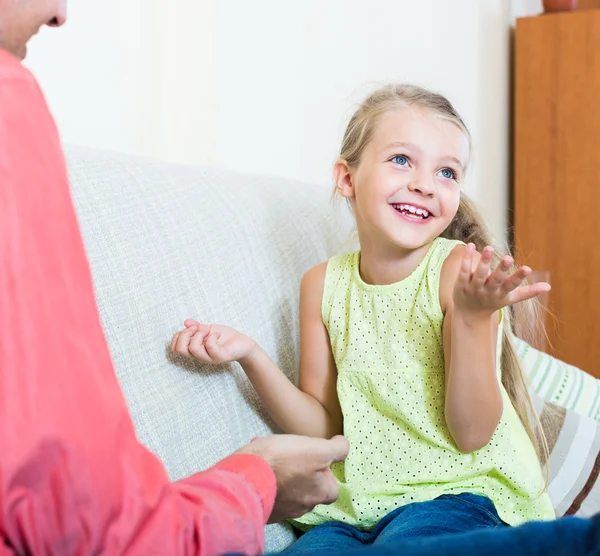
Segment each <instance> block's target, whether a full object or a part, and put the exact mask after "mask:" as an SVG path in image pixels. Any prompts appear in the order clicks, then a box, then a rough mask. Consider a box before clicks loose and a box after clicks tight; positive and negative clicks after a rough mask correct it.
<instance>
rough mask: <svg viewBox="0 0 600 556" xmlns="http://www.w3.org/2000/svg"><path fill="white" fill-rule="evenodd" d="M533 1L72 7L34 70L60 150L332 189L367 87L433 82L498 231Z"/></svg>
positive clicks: (260, 1) (475, 191)
mask: <svg viewBox="0 0 600 556" xmlns="http://www.w3.org/2000/svg"><path fill="white" fill-rule="evenodd" d="M540 4H541V1H540V0H514V1H513V2H509V1H508V0H485V2H482V1H480V0H453V1H451V2H450V1H448V0H369V1H367V0H304V1H303V2H287V1H284V2H282V1H281V0H254V1H253V2H247V1H246V0H169V2H165V1H164V0H145V1H144V0H120V1H119V0H104V1H103V2H102V3H97V2H94V3H92V2H81V1H77V2H75V1H72V2H71V13H70V14H69V15H70V22H69V24H68V26H67V27H65V29H64V30H63V31H53V30H49V31H48V32H46V33H44V36H43V37H42V38H43V39H44V43H43V46H42V41H41V39H37V40H36V41H35V43H34V45H33V47H32V49H31V55H30V60H29V64H30V66H31V67H32V68H33V69H34V71H35V72H36V73H37V74H38V76H39V77H40V80H41V82H42V85H43V87H44V89H45V91H46V93H47V94H48V97H49V101H50V104H51V107H52V108H53V110H54V112H55V115H56V117H57V120H58V122H59V126H60V129H61V132H62V134H63V137H64V140H65V141H66V142H69V143H79V144H85V145H92V146H98V147H103V148H110V149H114V150H121V151H125V152H131V153H139V154H147V155H151V156H155V157H158V158H163V159H167V160H171V161H177V162H191V163H202V164H213V165H218V166H221V167H225V168H230V169H234V170H238V171H242V172H254V173H265V174H273V175H279V176H285V177H291V178H297V179H300V180H305V181H315V182H322V183H323V184H326V185H327V186H329V184H330V182H331V177H330V176H331V165H332V163H333V161H334V159H335V154H336V151H337V149H338V148H339V141H340V137H341V134H342V132H343V128H344V125H345V122H346V120H347V118H348V116H349V114H350V112H351V110H352V108H353V106H354V105H355V103H356V102H357V101H358V100H360V99H361V98H362V97H363V96H364V95H365V94H366V93H367V92H368V91H369V89H370V88H372V87H374V86H376V85H377V84H379V83H383V82H386V81H409V82H415V83H418V84H421V85H425V86H428V87H431V88H433V89H436V90H438V91H440V92H443V93H444V94H446V95H447V96H448V97H449V98H450V99H451V100H452V101H453V102H454V103H455V105H456V106H457V108H458V109H459V111H460V112H461V114H462V115H463V117H464V118H465V120H466V122H467V124H468V125H469V127H470V128H471V131H472V133H473V136H474V144H475V152H474V165H473V168H472V171H471V173H470V175H469V181H468V185H467V189H468V191H469V193H470V194H471V195H472V196H473V197H474V198H475V199H476V200H477V201H478V202H479V203H480V205H481V206H482V208H483V211H484V213H485V215H486V216H487V218H488V220H489V222H490V224H491V226H492V228H493V230H494V231H495V232H496V234H497V235H503V231H504V229H505V216H506V206H507V197H508V193H507V184H508V135H509V113H508V104H509V85H510V83H509V30H510V25H511V22H512V19H513V18H514V17H515V16H521V15H527V14H531V13H536V12H537V11H539V8H540ZM50 35H52V37H51V36H50ZM73 74H75V75H76V76H77V77H76V79H75V80H73V81H71V77H70V76H71V75H73Z"/></svg>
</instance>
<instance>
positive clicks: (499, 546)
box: [280, 494, 600, 556]
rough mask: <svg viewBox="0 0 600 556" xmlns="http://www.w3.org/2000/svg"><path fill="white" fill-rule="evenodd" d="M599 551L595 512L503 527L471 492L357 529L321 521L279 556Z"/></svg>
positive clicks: (594, 554)
mask: <svg viewBox="0 0 600 556" xmlns="http://www.w3.org/2000/svg"><path fill="white" fill-rule="evenodd" d="M301 554H323V555H325V554H327V555H330V556H354V555H355V554H356V555H361V554H364V555H365V556H388V555H389V556H392V555H401V556H481V555H482V554H485V555H486V556H600V515H597V516H596V517H594V518H593V519H578V518H573V517H567V518H562V519H559V520H556V521H548V522H535V523H528V524H526V525H522V526H521V527H515V528H512V527H507V526H505V525H504V523H503V522H502V521H501V520H500V518H499V517H498V514H497V513H496V510H495V509H494V506H493V504H492V502H490V501H489V500H488V499H487V498H484V497H481V496H476V495H473V494H461V495H457V496H448V495H445V496H441V497H440V498H437V499H436V500H432V501H431V502H421V503H417V504H410V505H407V506H404V507H402V508H398V509H397V510H394V511H393V512H391V513H390V514H388V515H387V516H386V517H385V518H383V519H382V520H381V522H380V523H379V524H378V525H377V527H376V528H375V529H374V530H373V531H371V532H369V533H363V532H360V531H358V530H357V529H355V528H353V527H350V526H347V525H344V524H340V523H327V524H324V525H320V526H318V527H315V528H314V529H311V530H310V531H309V532H308V533H306V534H305V535H303V536H302V537H300V539H299V540H298V541H297V542H296V543H295V544H293V545H292V546H290V547H289V548H287V549H286V550H284V551H283V552H282V553H281V555H280V556H295V555H301Z"/></svg>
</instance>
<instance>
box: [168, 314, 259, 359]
mask: <svg viewBox="0 0 600 556" xmlns="http://www.w3.org/2000/svg"><path fill="white" fill-rule="evenodd" d="M184 324H185V329H184V330H181V331H179V332H177V333H176V334H175V335H174V336H173V339H172V340H171V351H173V352H175V353H177V354H179V355H182V356H184V357H191V358H193V359H197V360H198V361H201V362H202V363H209V364H212V365H218V364H221V363H231V362H232V361H240V360H241V359H244V358H246V357H248V356H249V355H251V354H252V352H253V351H254V349H255V348H256V343H255V342H254V340H252V338H249V337H248V336H246V335H245V334H242V333H240V332H238V331H237V330H234V329H233V328H229V327H228V326H222V325H220V324H202V323H199V322H196V321H194V320H192V319H187V320H186V321H185V323H184Z"/></svg>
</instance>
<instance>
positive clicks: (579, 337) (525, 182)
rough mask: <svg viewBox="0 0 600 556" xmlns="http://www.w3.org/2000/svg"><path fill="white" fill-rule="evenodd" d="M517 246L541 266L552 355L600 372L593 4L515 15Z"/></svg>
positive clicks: (598, 129) (597, 73)
mask: <svg viewBox="0 0 600 556" xmlns="http://www.w3.org/2000/svg"><path fill="white" fill-rule="evenodd" d="M514 51H515V81H514V86H515V91H514V165H515V167H514V197H513V201H514V225H515V252H516V254H517V258H518V259H519V261H520V262H521V263H523V264H527V265H529V266H531V267H532V268H533V269H535V270H539V271H542V272H548V273H549V276H550V283H551V285H552V291H551V292H550V295H549V299H548V302H549V306H550V309H551V311H552V312H553V313H554V315H555V318H554V319H553V318H549V319H547V326H548V332H549V337H550V342H551V344H552V347H548V351H550V352H551V353H553V354H554V355H555V356H557V357H559V358H561V359H563V360H565V361H567V362H569V363H571V364H573V365H577V366H579V367H581V368H583V369H584V370H586V371H588V372H590V373H592V374H594V375H595V376H598V377H600V283H599V279H600V10H581V11H575V12H570V13H561V14H548V15H541V16H537V17H530V18H523V19H519V20H518V21H517V25H516V32H515V50H514Z"/></svg>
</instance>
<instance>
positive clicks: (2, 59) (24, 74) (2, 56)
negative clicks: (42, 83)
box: [0, 49, 36, 85]
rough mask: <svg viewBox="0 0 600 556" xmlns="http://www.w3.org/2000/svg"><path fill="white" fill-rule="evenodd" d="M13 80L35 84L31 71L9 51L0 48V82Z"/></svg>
mask: <svg viewBox="0 0 600 556" xmlns="http://www.w3.org/2000/svg"><path fill="white" fill-rule="evenodd" d="M15 80H17V81H26V82H29V83H31V84H32V85H36V81H35V78H34V77H33V75H32V73H31V72H30V71H29V70H28V69H27V68H26V67H25V66H23V64H21V61H20V60H19V59H18V58H16V57H15V56H13V55H12V54H11V53H10V52H7V51H6V50H2V49H0V84H3V83H7V82H11V81H12V82H14V81H15Z"/></svg>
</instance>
